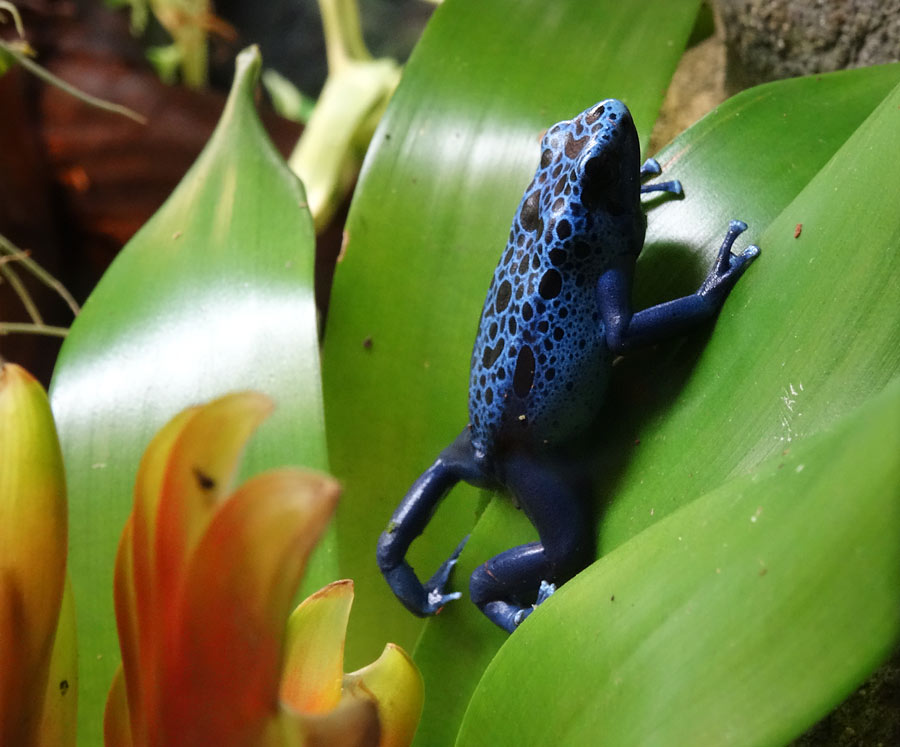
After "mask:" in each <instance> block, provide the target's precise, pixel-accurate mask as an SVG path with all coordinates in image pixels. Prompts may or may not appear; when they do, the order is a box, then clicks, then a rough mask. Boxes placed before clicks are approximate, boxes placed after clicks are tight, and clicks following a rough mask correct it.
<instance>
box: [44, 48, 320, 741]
mask: <svg viewBox="0 0 900 747" xmlns="http://www.w3.org/2000/svg"><path fill="white" fill-rule="evenodd" d="M259 64H260V63H259V58H258V55H257V54H256V53H255V52H254V51H248V52H246V53H244V54H243V55H242V56H241V57H240V58H239V64H238V71H237V75H236V79H235V85H234V88H233V90H232V94H231V97H230V98H229V101H228V103H227V105H226V108H225V110H224V112H223V115H222V119H221V121H220V123H219V127H218V128H217V130H216V132H215V134H214V135H213V137H212V139H211V140H210V142H209V144H208V145H207V147H206V149H205V150H204V152H203V154H202V155H201V156H200V158H199V159H198V161H197V163H196V164H195V165H194V166H193V168H192V169H191V171H190V172H189V173H188V174H187V175H186V176H185V178H184V180H183V181H182V183H181V184H180V185H179V187H178V188H177V190H176V191H175V193H173V195H172V197H171V198H170V199H169V200H168V201H167V202H166V203H165V205H164V206H163V207H162V208H161V209H160V210H159V212H158V213H157V214H156V215H155V216H154V217H153V218H152V219H151V220H150V221H149V222H148V223H147V225H145V226H144V227H143V228H142V229H141V231H140V232H139V233H138V234H137V235H136V236H135V237H134V239H132V241H131V242H129V244H128V246H126V247H125V249H124V250H123V251H122V252H121V253H120V255H119V257H118V258H117V259H116V261H115V262H114V263H113V265H112V267H111V268H110V269H109V271H108V272H107V273H106V275H105V276H104V278H103V279H102V280H101V282H100V284H99V285H98V286H97V288H96V290H95V291H94V293H93V294H92V295H91V297H90V298H89V299H88V302H87V303H86V305H85V307H84V310H83V311H82V313H81V315H80V316H79V317H78V319H77V320H76V322H75V324H74V325H73V327H72V331H71V333H70V335H69V337H68V339H67V340H66V342H65V344H64V346H63V349H62V352H61V354H60V358H59V361H58V364H57V368H56V371H55V374H54V379H53V387H52V403H53V408H54V413H55V415H56V417H57V422H58V424H59V429H60V438H61V441H62V446H63V452H64V456H65V461H66V468H67V473H68V479H69V487H70V500H71V555H70V564H71V569H72V578H73V582H74V591H75V598H76V607H77V610H78V616H79V624H78V627H79V631H80V634H81V647H82V648H81V659H80V661H81V685H82V693H81V695H82V699H81V707H80V709H79V711H80V713H79V722H80V727H79V735H80V737H81V739H83V740H84V741H85V742H86V743H90V744H93V743H96V742H98V741H99V740H100V728H101V714H102V708H103V703H104V699H105V694H106V691H107V689H108V688H109V685H110V682H111V680H112V675H113V672H114V670H115V668H116V664H117V662H118V653H117V650H118V646H117V643H116V636H115V624H114V616H113V609H112V603H111V594H110V589H111V588H112V580H113V574H112V569H113V562H114V558H115V553H116V549H115V548H116V543H117V541H118V537H119V535H120V533H121V531H122V526H123V524H124V522H125V518H126V516H127V515H128V512H129V507H130V504H131V495H132V486H133V484H134V478H135V471H136V469H137V465H138V461H139V459H140V456H141V454H142V453H143V451H144V449H145V448H146V446H147V444H148V442H149V441H150V437H151V435H152V434H153V433H154V432H155V431H156V430H157V429H158V428H159V427H160V426H161V425H162V424H163V423H165V422H166V421H167V420H168V419H169V418H171V417H172V416H173V415H174V414H175V413H176V412H177V411H179V410H181V409H182V408H183V407H185V406H186V405H189V404H193V403H197V402H199V401H203V400H206V399H210V398H212V397H216V396H219V395H222V394H224V393H226V392H229V391H233V390H237V389H247V388H255V389H258V390H259V391H261V392H264V393H266V394H267V395H269V396H270V397H271V398H272V399H273V400H274V401H275V403H276V405H277V407H278V409H277V412H276V414H275V415H274V416H273V417H272V418H271V419H270V420H269V421H268V422H267V423H266V424H265V425H264V426H263V427H262V429H261V430H260V433H259V434H258V436H257V437H256V438H255V439H254V440H253V443H252V445H251V446H250V448H249V452H248V455H247V458H246V459H245V460H244V462H243V464H244V473H245V474H253V473H256V472H259V471H261V470H263V469H265V468H268V467H272V466H275V465H285V464H299V465H305V466H311V467H315V468H319V469H322V468H325V467H326V466H327V465H326V456H325V444H324V434H323V416H322V408H321V397H320V384H319V364H318V351H317V340H316V322H315V308H314V305H313V289H312V267H313V247H314V238H313V230H312V223H311V220H310V217H309V214H308V212H307V210H306V208H305V197H304V194H303V189H302V187H301V186H300V184H299V182H297V180H296V179H295V178H294V176H293V175H292V174H291V173H290V172H289V170H288V169H287V167H286V166H285V164H284V162H283V161H282V159H281V158H280V156H279V155H278V153H277V152H276V151H275V149H274V148H273V146H272V145H271V143H270V142H269V140H268V138H267V136H266V135H265V133H264V131H263V129H262V127H261V125H260V123H259V120H258V119H257V116H256V113H255V111H254V109H253V103H252V97H253V91H254V87H255V82H256V77H257V73H258V69H259ZM326 544H327V542H326ZM330 552H331V550H329V549H328V548H327V547H326V549H325V550H324V552H323V553H321V554H320V556H319V560H320V563H321V565H319V566H318V568H319V570H318V571H316V570H312V571H311V577H310V578H308V579H307V583H308V584H309V585H310V587H311V588H318V586H320V585H321V584H322V583H324V582H326V581H329V580H331V579H333V578H334V577H335V576H336V573H334V571H333V569H332V568H330V567H329V563H330V559H329V557H328V556H329V553H330Z"/></svg>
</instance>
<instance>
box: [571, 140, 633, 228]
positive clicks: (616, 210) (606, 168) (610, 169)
mask: <svg viewBox="0 0 900 747" xmlns="http://www.w3.org/2000/svg"><path fill="white" fill-rule="evenodd" d="M624 197H625V195H623V194H622V185H621V184H620V183H619V179H618V169H617V161H616V160H615V159H612V158H610V154H609V152H607V151H604V152H601V153H599V154H598V155H596V156H594V157H593V158H590V159H588V161H587V162H586V163H585V165H584V177H583V179H582V182H581V204H582V205H584V206H585V207H586V208H587V209H588V210H602V211H604V212H607V213H609V214H610V215H621V214H622V213H623V212H625V208H626V203H625V200H624Z"/></svg>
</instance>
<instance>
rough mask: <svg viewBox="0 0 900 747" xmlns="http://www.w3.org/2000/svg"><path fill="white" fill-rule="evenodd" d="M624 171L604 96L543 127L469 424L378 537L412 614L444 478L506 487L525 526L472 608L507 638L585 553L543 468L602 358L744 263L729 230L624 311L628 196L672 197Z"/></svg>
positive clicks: (661, 325)
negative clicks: (685, 289) (662, 288)
mask: <svg viewBox="0 0 900 747" xmlns="http://www.w3.org/2000/svg"><path fill="white" fill-rule="evenodd" d="M659 173H660V168H659V164H658V163H656V161H654V160H652V159H651V160H649V161H647V162H646V163H645V164H644V165H643V166H641V165H640V154H639V145H638V137H637V132H636V130H635V128H634V123H633V122H632V119H631V114H630V113H629V112H628V109H627V108H626V107H625V105H624V104H622V102H620V101H616V100H613V99H608V100H606V101H602V102H600V103H599V104H596V105H595V106H593V107H591V108H590V109H587V110H586V111H584V112H582V113H581V114H579V115H578V116H577V117H575V118H574V119H572V120H570V121H565V122H560V123H558V124H556V125H554V126H553V127H551V128H550V129H549V130H548V131H547V133H546V134H545V135H544V137H543V139H542V141H541V154H540V165H539V167H538V169H537V172H536V173H535V176H534V179H533V180H532V182H531V184H529V185H528V187H527V188H526V189H525V193H524V195H523V197H522V201H521V203H520V204H519V208H518V210H517V211H516V215H515V217H514V218H513V223H512V228H511V230H510V234H509V240H508V242H507V245H506V248H505V250H504V251H503V254H502V255H501V258H500V263H499V264H498V265H497V269H496V270H495V272H494V277H493V279H492V281H491V285H490V288H489V290H488V294H487V298H486V299H485V303H484V308H483V310H482V313H481V320H480V322H479V325H478V334H477V337H476V340H475V347H474V350H473V353H472V365H471V376H470V381H469V423H468V424H467V425H466V427H465V428H464V429H463V431H462V433H460V435H459V436H458V437H457V439H456V440H455V441H454V442H453V443H452V444H450V445H449V446H448V447H447V448H445V449H444V450H443V451H442V452H441V453H440V454H439V455H438V457H437V459H436V460H435V461H434V463H433V464H432V465H431V466H430V467H429V468H428V469H426V470H425V472H423V473H422V474H421V475H420V476H419V478H418V479H417V480H416V481H415V482H414V483H413V485H412V487H410V489H409V491H408V492H407V493H406V495H405V496H404V498H403V500H402V501H401V502H400V504H399V506H398V507H397V509H396V510H395V511H394V513H393V516H392V517H391V520H390V522H389V523H388V526H387V528H386V529H385V530H384V532H382V534H381V536H380V537H379V540H378V550H377V559H378V565H379V567H380V569H381V572H382V573H383V574H384V577H385V579H386V580H387V582H388V585H389V586H390V587H391V589H392V590H393V592H394V593H395V594H396V595H397V598H398V599H399V600H400V602H401V603H402V604H403V605H404V606H405V607H406V608H407V609H409V610H410V611H411V612H413V613H414V614H416V615H420V616H426V615H434V614H436V613H438V612H439V611H440V610H441V609H442V607H443V606H444V605H445V604H446V603H447V602H449V601H452V600H454V599H457V598H458V597H459V596H460V594H459V592H452V593H450V592H446V591H445V587H446V585H447V582H448V580H449V577H450V574H451V572H452V570H453V567H454V565H455V564H456V562H457V558H458V557H459V554H460V552H461V551H462V549H463V546H464V544H465V540H463V541H462V542H461V543H460V544H459V546H458V547H457V548H456V550H455V551H454V552H453V554H452V555H451V556H450V558H448V559H447V561H445V562H444V563H443V564H442V565H441V566H440V568H438V570H437V572H436V573H435V574H434V575H433V576H432V577H431V578H430V579H429V580H428V581H426V582H425V583H424V584H423V583H422V582H421V581H420V580H419V578H418V576H417V575H416V573H415V570H414V569H413V568H412V567H411V566H410V565H409V563H408V562H407V560H406V553H407V550H408V549H409V546H410V544H411V543H412V541H413V540H414V539H415V538H416V537H418V536H419V535H420V534H421V533H422V531H423V530H424V529H425V526H426V525H427V524H428V522H429V520H430V519H431V517H432V515H433V514H434V511H435V510H436V508H437V505H438V503H439V502H440V500H441V499H442V498H443V497H444V496H445V495H447V493H448V492H449V491H450V490H451V489H452V488H453V486H454V485H455V484H456V483H457V482H459V481H460V480H465V481H466V482H469V483H471V484H473V485H476V486H482V487H490V488H493V489H499V490H503V491H505V492H507V493H508V494H509V495H510V496H511V497H512V498H513V500H514V501H515V503H516V505H517V506H519V507H520V508H521V509H522V510H523V511H524V512H525V514H526V515H527V516H528V518H529V519H530V520H531V522H532V524H534V526H535V528H536V529H537V532H538V538H539V539H538V541H536V542H530V543H528V544H525V545H520V546H519V547H514V548H511V549H510V550H507V551H505V552H503V553H500V554H499V555H497V556H495V557H493V558H491V559H489V560H488V561H487V562H485V563H483V564H482V565H480V566H478V567H477V568H476V569H475V571H474V572H473V573H472V576H471V578H470V581H469V592H470V595H471V598H472V601H473V602H474V603H475V604H476V605H477V606H478V608H479V609H480V610H481V611H482V612H483V613H484V614H485V615H486V616H487V617H488V618H489V619H490V620H491V621H493V622H494V623H496V624H497V625H499V626H500V627H501V628H503V629H504V630H507V631H510V632H512V631H513V630H515V629H516V627H517V626H518V625H519V624H521V623H522V621H523V620H524V619H525V618H526V617H527V616H528V615H529V614H530V613H531V612H532V610H533V609H534V608H535V607H536V606H537V605H538V604H540V603H541V602H543V601H544V600H545V599H546V598H547V597H549V596H550V595H551V594H552V593H553V592H554V590H555V589H556V587H557V586H558V585H559V584H562V583H564V582H565V581H567V580H568V579H569V578H570V577H571V576H572V575H574V574H575V573H577V572H578V571H579V570H581V568H583V567H584V566H585V565H586V564H587V563H588V562H590V560H591V559H592V557H593V554H592V549H593V548H592V546H591V539H592V538H591V536H590V531H589V528H590V521H589V517H588V512H587V506H586V501H585V500H584V495H583V493H584V492H585V491H584V488H583V486H580V485H579V484H578V483H577V482H576V481H575V480H573V478H572V476H571V475H570V474H569V473H568V472H567V470H566V469H565V468H564V466H563V465H561V464H560V463H558V457H559V455H560V454H561V453H563V451H564V449H565V445H566V444H567V443H568V442H570V440H571V439H573V438H574V437H575V436H577V434H578V433H579V432H581V431H582V429H584V427H585V426H586V425H588V424H589V423H590V422H591V421H593V420H594V419H595V418H596V416H597V414H598V411H599V408H600V405H601V404H602V401H603V395H604V392H605V389H606V384H607V379H608V377H609V370H610V365H611V363H612V359H613V357H614V356H616V355H620V354H625V353H627V352H629V351H630V350H633V349H635V348H638V347H642V346H646V345H651V344H654V343H656V342H659V341H661V340H664V339H667V338H671V337H673V336H676V335H679V334H682V333H684V332H686V331H688V330H690V329H691V328H692V327H694V326H696V325H697V324H699V323H701V322H703V321H705V320H708V319H710V318H712V317H714V316H715V314H716V313H717V312H718V310H719V309H720V308H721V305H722V303H723V302H724V301H725V298H726V297H727V295H728V293H729V292H730V291H731V289H732V288H733V287H734V284H735V283H736V282H737V280H738V278H739V277H740V276H741V274H742V273H743V272H744V270H745V269H746V268H747V266H748V265H749V264H750V262H752V261H753V259H755V258H756V256H757V255H758V254H759V249H758V248H757V247H755V246H750V247H748V248H747V249H745V250H744V251H743V252H742V253H740V254H737V255H735V254H732V252H731V247H732V246H733V244H734V241H735V239H736V238H737V236H738V235H739V234H740V233H741V232H742V231H744V230H745V229H746V228H747V226H746V225H745V224H744V223H742V222H741V221H731V224H730V226H729V228H728V231H727V233H726V235H725V238H724V240H723V242H722V246H721V248H720V249H719V252H718V256H717V258H716V261H715V263H714V265H713V268H712V269H711V270H710V272H709V274H708V275H707V277H706V279H705V280H704V282H703V283H702V284H701V286H700V288H699V289H698V290H697V291H696V292H695V293H692V294H690V295H688V296H684V297H682V298H677V299H674V300H672V301H669V302H666V303H662V304H659V305H657V306H652V307H650V308H648V309H644V310H642V311H638V312H634V311H633V310H632V308H631V287H632V284H633V278H634V270H635V263H636V260H637V257H638V254H639V253H640V251H641V248H642V246H643V243H644V233H645V230H646V219H645V217H644V213H643V210H642V208H641V197H640V196H641V194H642V193H644V192H654V191H664V192H672V193H675V194H681V191H682V190H681V185H680V184H679V183H678V182H677V181H670V182H656V183H652V184H645V185H643V186H642V185H641V180H642V179H644V178H646V177H649V176H654V175H657V174H659Z"/></svg>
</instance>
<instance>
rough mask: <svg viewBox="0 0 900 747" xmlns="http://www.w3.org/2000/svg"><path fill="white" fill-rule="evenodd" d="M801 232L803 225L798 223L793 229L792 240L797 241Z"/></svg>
mask: <svg viewBox="0 0 900 747" xmlns="http://www.w3.org/2000/svg"><path fill="white" fill-rule="evenodd" d="M802 230H803V224H802V223H798V224H797V225H796V227H795V228H794V238H795V239H799V238H800V232H801V231H802Z"/></svg>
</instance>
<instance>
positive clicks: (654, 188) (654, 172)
mask: <svg viewBox="0 0 900 747" xmlns="http://www.w3.org/2000/svg"><path fill="white" fill-rule="evenodd" d="M661 173H662V167H661V166H660V165H659V161H657V160H656V159H655V158H648V159H647V160H646V161H644V165H643V166H641V174H640V176H641V181H643V180H644V179H647V178H648V177H651V176H659V175H660V174H661ZM647 192H671V193H672V194H674V195H683V194H684V189H683V188H682V186H681V182H680V181H678V180H677V179H672V180H671V181H668V182H657V183H656V184H644V185H643V186H641V194H646V193H647Z"/></svg>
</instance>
